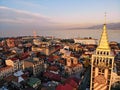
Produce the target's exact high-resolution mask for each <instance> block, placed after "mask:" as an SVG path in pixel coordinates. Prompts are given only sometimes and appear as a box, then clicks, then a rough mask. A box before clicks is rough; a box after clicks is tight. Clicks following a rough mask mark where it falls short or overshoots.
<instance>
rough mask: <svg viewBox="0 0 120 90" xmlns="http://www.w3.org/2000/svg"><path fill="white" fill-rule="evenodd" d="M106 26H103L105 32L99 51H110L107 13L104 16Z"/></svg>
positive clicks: (103, 32)
mask: <svg viewBox="0 0 120 90" xmlns="http://www.w3.org/2000/svg"><path fill="white" fill-rule="evenodd" d="M104 19H105V20H104V25H103V31H102V35H101V38H100V41H99V45H98V49H110V47H109V43H108V35H107V28H106V12H105V15H104Z"/></svg>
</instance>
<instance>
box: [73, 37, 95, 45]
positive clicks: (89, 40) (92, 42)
mask: <svg viewBox="0 0 120 90" xmlns="http://www.w3.org/2000/svg"><path fill="white" fill-rule="evenodd" d="M74 42H75V43H80V44H84V45H97V39H93V38H75V39H74Z"/></svg>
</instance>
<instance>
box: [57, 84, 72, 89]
mask: <svg viewBox="0 0 120 90" xmlns="http://www.w3.org/2000/svg"><path fill="white" fill-rule="evenodd" d="M55 90H74V88H73V87H72V86H71V85H69V84H65V85H61V84H59V85H58V86H57V87H56V89H55Z"/></svg>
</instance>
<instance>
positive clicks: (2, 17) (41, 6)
mask: <svg viewBox="0 0 120 90" xmlns="http://www.w3.org/2000/svg"><path fill="white" fill-rule="evenodd" d="M119 3H120V1H118V0H114V1H113V0H109V1H108V0H106V1H104V0H98V1H95V0H91V1H89V0H86V1H84V0H76V1H72V0H69V1H68V0H60V1H59V0H51V1H49V0H28V1H26V0H0V32H1V33H4V34H5V33H8V32H9V31H10V30H11V31H12V32H14V31H15V32H14V33H17V31H18V30H20V29H22V30H23V31H25V30H26V31H25V32H24V33H28V31H29V30H48V29H56V30H61V29H66V28H75V27H81V28H83V27H89V26H92V25H98V24H103V23H104V19H103V18H104V12H105V11H106V12H107V23H119V22H120V17H119V16H120V11H119V10H120V7H119ZM23 31H22V32H23ZM8 35H9V34H8ZM1 36H3V35H1ZM11 36H12V34H11Z"/></svg>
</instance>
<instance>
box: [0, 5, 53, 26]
mask: <svg viewBox="0 0 120 90" xmlns="http://www.w3.org/2000/svg"><path fill="white" fill-rule="evenodd" d="M0 22H6V23H7V22H8V23H10V22H12V23H21V24H22V23H25V24H30V23H32V24H34V23H40V24H42V25H43V24H50V22H51V21H50V18H49V17H46V16H43V15H41V14H39V13H31V12H28V11H23V10H17V9H13V8H8V7H3V6H0Z"/></svg>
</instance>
